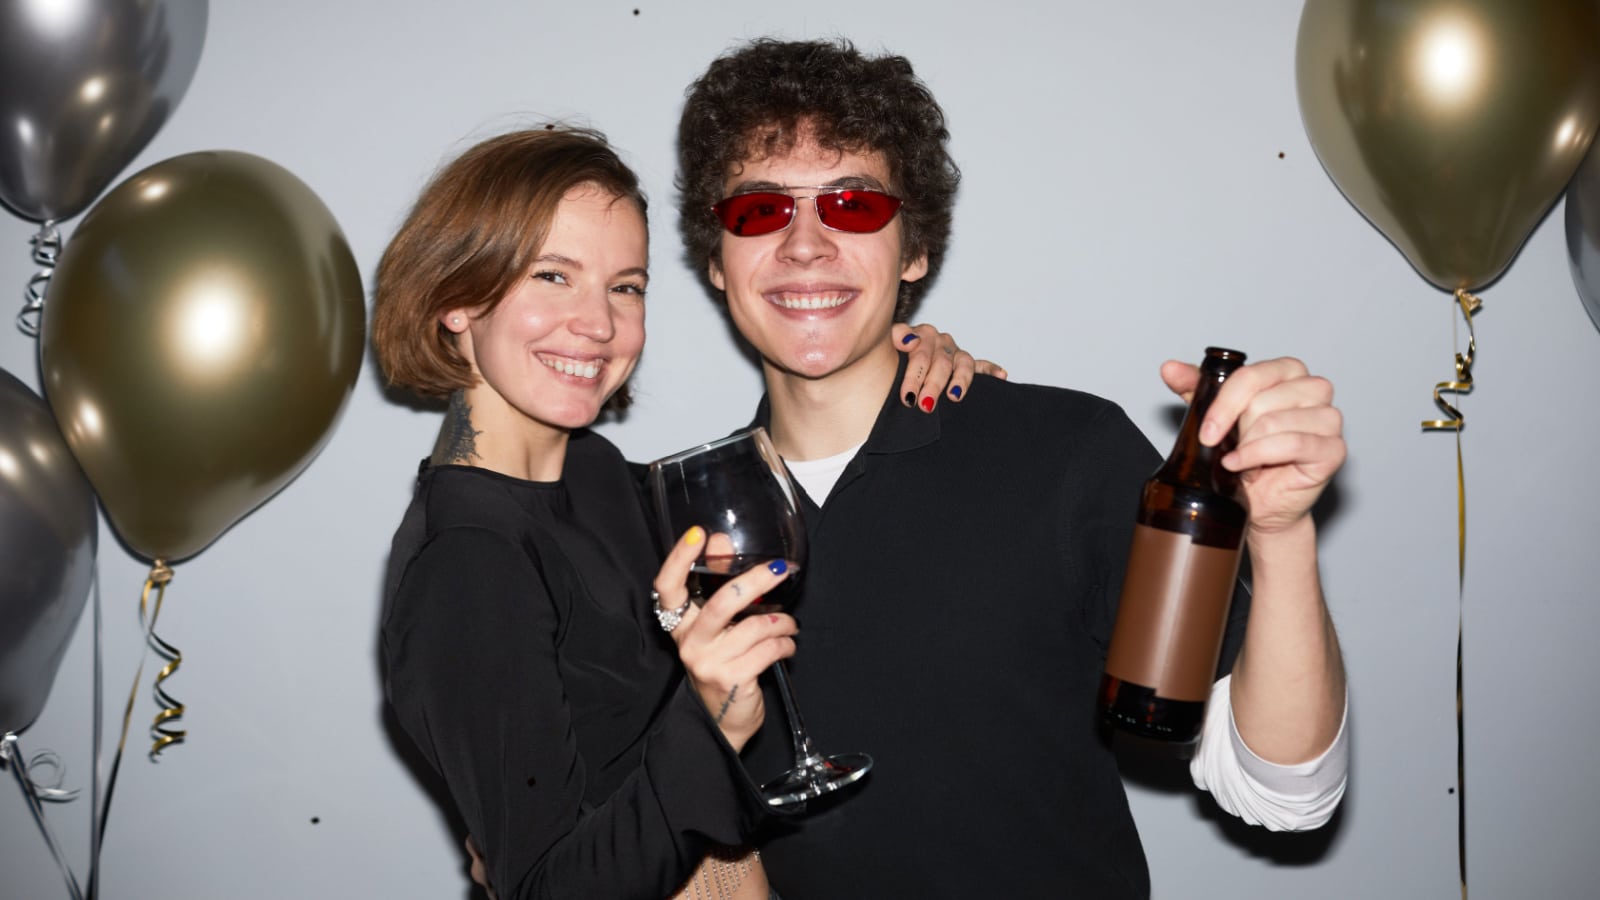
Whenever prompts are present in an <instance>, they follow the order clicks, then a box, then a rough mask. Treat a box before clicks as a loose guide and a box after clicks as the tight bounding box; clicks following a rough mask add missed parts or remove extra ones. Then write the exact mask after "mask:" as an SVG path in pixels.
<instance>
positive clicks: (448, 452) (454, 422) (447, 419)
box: [432, 391, 483, 465]
mask: <svg viewBox="0 0 1600 900" xmlns="http://www.w3.org/2000/svg"><path fill="white" fill-rule="evenodd" d="M482 433H483V432H481V431H478V430H476V429H474V428H473V427H472V407H471V406H469V405H467V393H466V391H456V392H455V393H453V394H451V395H450V408H449V409H447V410H445V413H444V424H443V425H441V426H440V427H439V440H438V441H437V442H435V443H434V445H433V457H432V462H433V463H434V464H435V465H447V464H449V463H470V462H472V460H474V459H477V458H478V440H477V439H478V435H480V434H482Z"/></svg>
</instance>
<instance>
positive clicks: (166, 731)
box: [135, 559, 188, 762]
mask: <svg viewBox="0 0 1600 900" xmlns="http://www.w3.org/2000/svg"><path fill="white" fill-rule="evenodd" d="M171 580H172V568H171V567H170V566H168V565H167V564H166V562H165V561H163V560H159V559H158V560H156V562H155V565H154V566H152V567H151V568H150V574H149V576H148V577H146V578H145V582H144V591H143V592H142V593H141V594H140V595H139V621H140V622H143V621H145V610H146V608H147V607H148V606H149V603H150V590H151V588H154V589H155V592H156V602H155V605H154V607H153V608H151V612H150V621H149V624H148V625H147V626H146V629H145V641H146V643H147V644H148V645H149V647H150V649H152V650H154V651H155V652H156V655H157V656H160V657H161V658H162V659H165V660H166V661H167V664H166V665H164V666H162V667H161V670H160V671H158V672H156V677H155V682H154V683H153V684H152V685H151V686H150V693H151V694H152V696H154V697H155V701H156V705H157V706H159V707H160V710H159V711H158V712H157V713H156V716H155V719H154V720H153V721H151V723H150V738H151V741H152V743H151V744H150V753H149V757H150V761H151V762H156V756H157V755H158V754H160V753H161V751H162V750H165V749H166V748H167V746H168V745H170V744H177V743H181V742H182V741H183V739H184V737H185V736H186V735H188V732H187V731H184V730H182V729H179V728H173V727H170V725H169V724H168V723H170V722H172V721H173V720H175V719H178V718H181V717H182V716H183V710H184V706H183V704H182V703H179V702H178V701H177V700H176V699H175V698H174V697H173V696H172V695H171V694H169V693H167V692H166V690H165V689H164V688H162V686H161V684H162V682H164V681H166V680H167V679H168V678H171V677H172V674H173V673H174V672H176V671H178V667H179V666H181V665H183V653H182V652H181V651H179V650H178V648H177V647H174V646H172V645H171V644H169V643H167V642H166V641H164V640H162V639H161V637H160V636H159V635H157V634H156V617H157V616H159V615H161V601H162V600H163V599H164V598H165V597H166V594H167V582H169V581H171ZM135 689H137V685H135Z"/></svg>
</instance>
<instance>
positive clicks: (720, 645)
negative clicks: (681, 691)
mask: <svg viewBox="0 0 1600 900" xmlns="http://www.w3.org/2000/svg"><path fill="white" fill-rule="evenodd" d="M717 537H718V535H712V536H711V538H712V543H713V545H714V543H715V541H716V538H717ZM706 543H707V542H706V533H705V531H704V530H703V529H701V528H699V527H698V526H697V527H695V528H691V529H689V530H688V531H687V532H685V533H684V535H683V537H682V538H680V539H679V540H678V543H677V544H676V545H675V546H674V547H673V548H672V551H671V552H670V553H668V554H667V559H666V562H664V563H662V565H661V570H660V572H658V573H657V575H656V579H655V591H656V594H657V596H658V597H659V598H660V600H659V603H660V606H661V608H662V609H669V610H676V609H683V610H684V612H683V614H682V615H683V618H682V620H681V621H679V623H678V624H677V626H676V627H674V628H673V629H672V630H671V632H670V633H671V635H672V640H673V642H674V643H676V644H677V645H678V657H679V658H680V659H682V660H683V668H684V670H685V671H686V672H687V673H688V676H689V684H690V685H691V686H692V687H693V688H694V689H695V692H696V693H697V694H699V695H700V701H701V702H702V703H704V704H705V706H706V709H707V710H708V711H709V712H710V713H711V716H712V718H713V719H715V720H716V723H717V726H718V727H719V728H721V729H722V734H723V737H725V738H727V741H728V743H729V745H731V746H732V747H733V749H734V750H736V751H737V750H741V749H743V748H744V745H745V743H746V742H747V741H749V740H750V738H751V737H753V736H754V735H755V733H756V731H757V730H758V729H760V728H761V722H762V720H763V718H764V717H765V716H766V708H765V703H764V702H763V700H762V696H761V688H760V686H759V685H758V684H757V683H756V677H757V676H758V675H760V674H761V673H762V672H764V671H766V670H767V668H768V667H770V666H771V665H772V664H773V663H776V662H777V661H778V660H780V659H787V658H788V657H790V656H793V655H794V650H795V643H794V635H795V634H796V633H797V632H799V630H800V629H799V626H798V625H797V624H796V623H795V620H794V617H793V616H791V615H789V614H788V613H783V612H765V613H762V614H760V615H752V616H747V617H745V618H744V619H743V620H742V621H735V620H736V619H738V617H739V615H740V614H741V613H743V612H745V611H746V610H747V609H748V608H749V606H750V605H751V603H753V602H755V601H756V600H757V599H759V598H760V597H762V596H764V595H766V594H767V593H768V592H769V591H771V590H772V589H773V588H775V587H777V586H778V585H779V584H782V583H783V581H784V580H785V579H787V578H788V577H789V575H790V574H791V572H790V570H789V568H788V567H787V566H786V565H785V564H784V562H783V560H776V561H774V562H773V563H771V564H769V565H763V566H755V567H752V568H750V569H749V570H747V571H745V572H744V573H743V574H740V575H738V576H736V577H734V578H731V579H729V580H728V582H727V584H724V585H723V586H722V588H721V589H720V590H718V591H717V592H716V593H714V594H712V595H711V596H710V598H708V599H707V600H705V603H704V605H703V606H702V605H700V604H699V603H691V602H689V598H690V594H691V591H690V587H689V578H690V567H691V566H693V565H694V562H695V560H696V559H697V558H698V557H699V556H700V554H701V552H702V551H703V550H705V549H706V548H705V546H704V545H705V544H706Z"/></svg>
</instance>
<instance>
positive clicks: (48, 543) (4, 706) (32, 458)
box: [0, 370, 99, 734]
mask: <svg viewBox="0 0 1600 900" xmlns="http://www.w3.org/2000/svg"><path fill="white" fill-rule="evenodd" d="M94 504H95V501H94V492H93V491H92V490H91V489H90V487H89V482H88V480H87V479H85V478H84V477H83V473H82V472H81V471H80V470H79V469H78V463H77V461H76V460H74V459H73V458H72V453H71V451H69V450H68V449H67V442H66V441H64V440H63V439H62V437H61V432H60V431H59V430H58V429H57V428H56V420H55V418H54V417H53V416H51V414H50V408H49V407H48V406H46V405H45V403H44V401H43V400H41V399H39V395H37V394H35V393H34V392H33V391H32V390H30V389H29V388H28V386H27V385H25V384H23V383H22V382H20V381H18V380H17V379H16V378H13V377H12V376H11V374H10V373H9V372H5V371H3V370H0V623H4V624H3V625H0V734H4V733H6V732H11V731H21V730H22V729H24V728H26V727H27V726H28V725H29V723H31V722H32V721H33V720H34V719H35V718H37V717H38V715H39V711H40V710H41V709H43V708H44V701H45V698H46V697H47V696H49V694H50V685H51V684H52V683H53V682H54V681H55V678H56V669H57V667H59V666H60V665H61V656H62V654H63V653H65V652H66V649H67V642H68V641H69V640H71V638H72V632H73V630H74V629H75V628H76V627H77V624H78V617H79V616H80V615H81V614H82V612H83V604H84V599H85V598H86V597H88V595H89V580H90V576H91V575H92V574H93V571H94V555H95V540H96V535H97V533H98V529H99V524H98V519H97V518H96V515H95V505H94Z"/></svg>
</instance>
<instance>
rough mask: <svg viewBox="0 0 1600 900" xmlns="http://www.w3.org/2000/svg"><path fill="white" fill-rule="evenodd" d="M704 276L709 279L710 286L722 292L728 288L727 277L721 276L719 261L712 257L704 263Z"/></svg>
mask: <svg viewBox="0 0 1600 900" xmlns="http://www.w3.org/2000/svg"><path fill="white" fill-rule="evenodd" d="M706 276H707V277H709V278H710V279H711V286H712V287H714V288H716V289H717V290H719V291H723V292H726V291H727V290H728V282H727V279H725V278H723V277H722V263H721V262H720V261H718V260H715V259H713V260H711V261H710V262H709V263H706Z"/></svg>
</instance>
